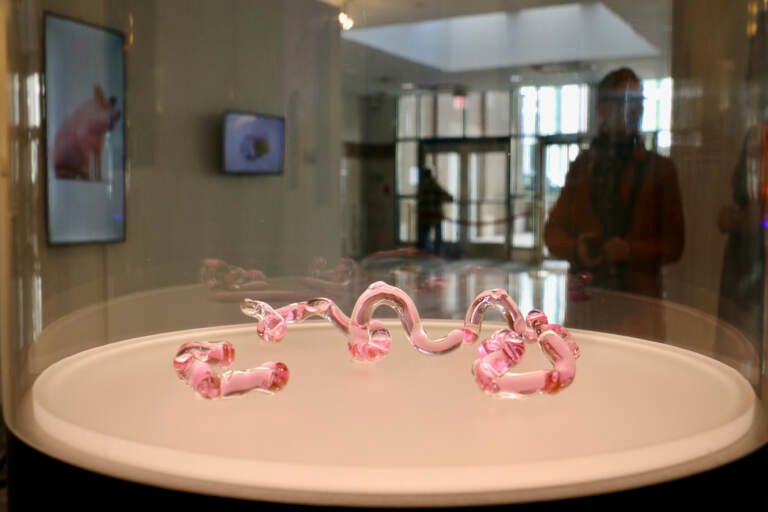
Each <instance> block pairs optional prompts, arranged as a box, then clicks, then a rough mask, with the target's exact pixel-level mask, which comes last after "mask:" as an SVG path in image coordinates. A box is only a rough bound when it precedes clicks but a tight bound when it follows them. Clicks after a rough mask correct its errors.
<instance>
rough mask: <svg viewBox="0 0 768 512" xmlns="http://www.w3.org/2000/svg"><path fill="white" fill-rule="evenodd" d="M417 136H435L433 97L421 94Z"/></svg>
mask: <svg viewBox="0 0 768 512" xmlns="http://www.w3.org/2000/svg"><path fill="white" fill-rule="evenodd" d="M419 105H420V110H419V119H420V120H421V123H420V125H419V134H420V136H421V137H434V136H435V96H434V95H432V94H422V95H421V96H419Z"/></svg>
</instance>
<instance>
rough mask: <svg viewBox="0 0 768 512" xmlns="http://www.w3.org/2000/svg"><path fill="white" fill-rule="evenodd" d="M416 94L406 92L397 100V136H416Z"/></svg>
mask: <svg viewBox="0 0 768 512" xmlns="http://www.w3.org/2000/svg"><path fill="white" fill-rule="evenodd" d="M416 106H417V103H416V96H415V95H413V94H406V95H404V96H400V97H399V98H398V100H397V136H398V137H415V136H416V114H417V108H416Z"/></svg>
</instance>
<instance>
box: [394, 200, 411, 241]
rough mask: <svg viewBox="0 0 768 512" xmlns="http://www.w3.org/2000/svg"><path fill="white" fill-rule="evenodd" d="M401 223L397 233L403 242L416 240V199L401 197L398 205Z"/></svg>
mask: <svg viewBox="0 0 768 512" xmlns="http://www.w3.org/2000/svg"><path fill="white" fill-rule="evenodd" d="M397 209H398V215H399V219H400V223H399V225H398V230H397V235H398V238H399V240H400V241H401V242H415V241H416V199H411V198H408V199H400V200H399V201H398V205H397Z"/></svg>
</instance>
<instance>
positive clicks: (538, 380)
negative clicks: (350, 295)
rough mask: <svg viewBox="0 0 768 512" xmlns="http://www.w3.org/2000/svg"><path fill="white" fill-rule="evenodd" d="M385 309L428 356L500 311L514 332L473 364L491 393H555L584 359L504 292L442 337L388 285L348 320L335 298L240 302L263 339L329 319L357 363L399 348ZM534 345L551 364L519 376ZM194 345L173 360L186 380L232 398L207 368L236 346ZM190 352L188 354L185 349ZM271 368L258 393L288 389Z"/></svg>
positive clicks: (481, 301)
mask: <svg viewBox="0 0 768 512" xmlns="http://www.w3.org/2000/svg"><path fill="white" fill-rule="evenodd" d="M382 305H386V306H388V307H390V308H392V309H394V310H395V311H396V312H397V313H398V316H399V319H400V322H401V324H402V326H403V329H405V332H406V334H407V335H408V339H409V340H410V342H411V344H412V345H413V346H414V347H415V348H416V349H418V350H419V351H421V352H423V353H427V354H444V353H447V352H450V351H452V350H454V349H456V348H458V347H459V346H461V345H466V344H471V343H474V342H475V341H476V340H477V339H478V337H479V334H480V331H481V327H482V320H483V316H484V315H485V312H486V310H487V309H488V308H491V307H493V308H495V309H496V310H498V311H499V312H500V313H501V314H502V315H503V317H504V319H505V320H506V323H507V325H508V328H504V329H500V330H498V331H496V332H495V333H493V334H492V336H491V337H490V338H488V339H486V340H483V341H482V342H481V343H480V347H479V349H478V352H479V358H478V359H476V360H475V361H474V363H473V365H472V373H473V375H474V377H475V382H476V383H477V385H478V386H479V387H480V389H482V390H483V391H485V392H486V393H488V394H491V395H496V396H505V397H515V396H522V395H529V394H534V393H555V392H557V391H559V390H561V389H563V388H565V387H566V386H568V385H569V384H570V383H571V382H572V381H573V379H574V376H575V374H576V363H575V361H576V359H577V358H578V357H579V348H578V346H577V345H576V343H575V342H574V341H573V339H572V338H571V336H570V334H569V333H568V331H567V330H566V329H565V328H564V327H562V326H560V325H557V324H550V323H549V321H548V319H547V317H546V315H545V314H544V313H542V312H541V311H538V310H533V311H531V312H529V313H528V315H527V316H526V317H523V315H522V314H521V312H520V310H519V309H518V307H517V304H515V302H514V301H513V300H512V299H511V298H510V297H509V295H508V294H507V293H506V292H505V291H504V290H501V289H491V290H486V291H484V292H482V293H480V294H479V295H478V296H477V297H476V298H475V300H474V301H473V302H472V304H471V306H470V307H469V309H468V310H467V313H466V316H465V319H464V324H463V326H462V327H461V328H458V329H453V330H452V331H450V332H449V333H448V334H447V335H446V336H444V337H442V338H436V339H431V338H429V336H427V333H426V332H425V330H424V327H423V325H422V323H421V318H420V317H419V313H418V310H417V309H416V306H415V304H414V303H413V300H412V299H411V298H410V297H409V296H408V295H407V294H406V293H405V292H403V291H402V290H401V289H399V288H397V287H394V286H391V285H389V284H387V283H384V282H382V281H378V282H375V283H373V284H371V285H370V286H369V287H368V289H367V290H365V292H363V294H362V295H360V297H359V298H358V300H357V302H356V303H355V306H354V308H353V310H352V314H351V316H350V317H347V316H346V315H345V314H344V312H342V311H341V310H340V309H339V308H338V306H337V305H336V304H335V303H334V302H333V301H332V300H330V299H327V298H322V297H321V298H316V299H311V300H308V301H304V302H297V303H294V304H289V305H287V306H284V307H282V308H279V309H274V308H272V306H270V305H269V304H267V303H266V302H262V301H258V300H252V299H245V300H244V301H243V302H242V304H241V310H242V312H243V313H244V314H245V315H247V316H249V317H251V318H254V319H256V320H257V324H256V332H257V334H258V335H259V336H260V337H261V338H262V339H264V340H266V341H272V342H276V341H280V340H281V339H283V337H284V336H285V335H286V333H287V330H288V325H289V324H293V323H297V322H301V321H303V320H305V319H307V318H309V317H312V316H320V317H323V318H325V319H327V320H328V321H329V322H330V323H331V324H332V325H334V326H335V327H336V328H338V329H339V330H341V331H342V332H343V333H344V334H346V335H347V337H348V349H349V352H350V354H351V355H352V357H353V358H354V359H356V360H359V361H379V360H381V359H382V358H384V357H386V355H387V354H388V353H389V349H390V346H391V343H392V338H391V335H390V333H389V330H388V329H387V328H386V327H384V325H383V324H382V322H380V321H378V320H375V319H373V318H372V316H373V313H374V311H375V310H376V308H378V307H379V306H382ZM533 342H538V344H539V346H540V348H541V349H542V351H543V352H544V354H545V355H546V356H547V358H548V359H549V360H550V362H551V363H552V367H551V368H548V369H543V370H538V371H533V372H525V373H514V372H513V369H514V367H515V365H517V363H518V362H520V360H521V359H522V357H523V355H524V354H525V347H526V344H527V343H533ZM224 343H227V342H224ZM187 345H189V347H187ZM187 345H184V346H182V349H180V351H179V353H178V354H177V357H176V360H174V365H175V366H176V370H177V372H178V374H179V376H180V377H181V378H183V379H185V380H187V382H188V383H189V384H190V385H191V386H192V387H193V388H194V389H196V390H197V391H198V392H199V393H200V394H202V395H203V396H206V393H208V395H209V396H206V397H207V398H215V397H216V396H224V395H226V394H227V392H225V387H226V386H229V385H230V384H229V380H226V379H230V378H231V377H230V375H229V374H226V375H222V376H221V383H217V382H214V383H213V384H211V383H210V382H209V380H210V379H211V378H213V377H211V376H216V375H217V374H214V373H213V372H212V371H207V370H205V367H206V366H208V365H209V362H214V363H218V362H219V361H222V360H225V359H226V363H227V364H229V363H231V357H229V359H227V357H226V356H227V354H232V353H233V352H232V350H233V349H232V347H231V345H228V346H226V347H224V348H218V347H219V345H215V346H213V345H212V346H210V348H207V350H208V352H204V351H203V350H202V348H204V347H202V346H201V344H187ZM185 347H187V348H188V349H189V350H187V351H185V350H184V349H185ZM205 347H208V345H205ZM192 349H194V350H197V352H194V351H193V350H192ZM216 351H222V352H223V353H224V355H223V356H220V355H218V354H219V352H216ZM214 352H215V354H214ZM189 354H192V356H191V357H194V358H195V362H193V363H189V362H188V361H189V357H187V356H188V355H189ZM212 354H214V355H212ZM180 357H184V358H185V359H184V361H179V358H180ZM198 357H199V358H198ZM205 358H207V359H205ZM177 361H178V362H177ZM184 365H187V366H184ZM198 365H199V366H200V367H199V368H198ZM269 365H272V366H269ZM275 365H281V366H275ZM265 367H266V368H267V370H270V371H273V372H275V373H276V374H279V377H275V376H272V377H271V378H272V379H275V380H273V381H270V380H269V379H267V381H268V384H269V385H267V386H265V385H264V384H263V383H261V382H260V383H259V385H258V386H256V387H258V388H259V389H264V388H265V387H267V388H270V389H272V390H273V391H274V390H277V389H279V388H280V387H282V385H284V384H285V381H286V380H287V377H288V370H287V368H286V367H285V365H282V363H267V364H266V365H265V366H262V367H260V368H259V369H256V370H259V371H262V372H264V371H266V370H264V368H265ZM190 368H191V369H192V370H190ZM180 369H181V370H180ZM182 370H183V371H182ZM251 371H255V370H247V371H246V372H244V373H248V372H251ZM193 379H194V381H193ZM225 380H226V385H225V383H224V381H225ZM244 382H245V379H241V380H239V381H238V383H244ZM275 382H279V385H275ZM233 386H234V388H235V390H236V391H235V392H242V391H245V389H244V388H242V387H241V386H240V384H238V385H233ZM211 388H213V389H214V392H213V393H210V392H208V390H209V389H211ZM226 389H229V388H226ZM217 393H218V394H217Z"/></svg>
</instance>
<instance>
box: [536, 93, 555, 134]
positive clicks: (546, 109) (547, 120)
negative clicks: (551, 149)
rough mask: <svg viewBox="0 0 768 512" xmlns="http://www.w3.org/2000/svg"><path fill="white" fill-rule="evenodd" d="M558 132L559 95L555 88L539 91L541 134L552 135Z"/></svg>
mask: <svg viewBox="0 0 768 512" xmlns="http://www.w3.org/2000/svg"><path fill="white" fill-rule="evenodd" d="M556 130H557V95H556V93H555V88H554V87H541V88H540V89H539V133H541V134H542V135H551V134H553V133H556Z"/></svg>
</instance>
